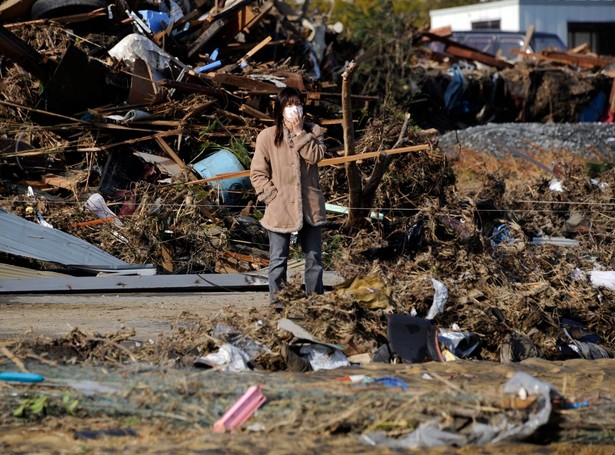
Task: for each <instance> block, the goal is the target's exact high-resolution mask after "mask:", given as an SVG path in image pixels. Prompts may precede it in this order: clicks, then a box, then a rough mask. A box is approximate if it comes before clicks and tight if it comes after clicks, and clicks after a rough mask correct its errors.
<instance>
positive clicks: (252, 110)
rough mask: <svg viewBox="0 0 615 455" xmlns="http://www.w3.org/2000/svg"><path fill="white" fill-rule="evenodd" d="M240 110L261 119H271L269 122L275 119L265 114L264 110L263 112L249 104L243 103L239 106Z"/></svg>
mask: <svg viewBox="0 0 615 455" xmlns="http://www.w3.org/2000/svg"><path fill="white" fill-rule="evenodd" d="M239 110H240V111H241V112H245V113H246V114H248V115H250V116H252V117H254V118H257V119H259V120H263V121H269V122H272V121H273V119H272V118H271V117H270V116H269V115H268V114H265V113H264V112H261V111H259V110H258V109H255V108H253V107H252V106H250V105H249V104H242V105H241V106H239Z"/></svg>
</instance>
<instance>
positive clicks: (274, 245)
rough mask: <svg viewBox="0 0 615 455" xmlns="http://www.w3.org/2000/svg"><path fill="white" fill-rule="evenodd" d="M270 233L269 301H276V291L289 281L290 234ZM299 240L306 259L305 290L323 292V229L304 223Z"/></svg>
mask: <svg viewBox="0 0 615 455" xmlns="http://www.w3.org/2000/svg"><path fill="white" fill-rule="evenodd" d="M267 232H268V233H269V302H271V303H274V302H275V301H276V296H275V293H276V292H277V291H279V290H280V289H282V286H284V284H285V283H286V282H287V268H288V253H289V250H290V234H280V233H277V232H271V231H267ZM299 242H300V244H301V251H302V252H303V258H304V259H305V275H304V280H305V292H306V293H307V294H322V293H323V292H324V286H323V283H322V274H323V268H322V229H321V228H320V227H315V226H312V225H310V224H308V223H303V228H301V230H300V231H299Z"/></svg>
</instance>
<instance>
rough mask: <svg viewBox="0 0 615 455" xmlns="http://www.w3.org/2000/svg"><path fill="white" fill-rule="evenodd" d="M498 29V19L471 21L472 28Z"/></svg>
mask: <svg viewBox="0 0 615 455" xmlns="http://www.w3.org/2000/svg"><path fill="white" fill-rule="evenodd" d="M485 29H486V30H499V29H500V20H499V19H495V20H492V21H476V22H472V30H485Z"/></svg>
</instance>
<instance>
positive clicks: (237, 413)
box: [214, 385, 266, 433]
mask: <svg viewBox="0 0 615 455" xmlns="http://www.w3.org/2000/svg"><path fill="white" fill-rule="evenodd" d="M265 400H266V398H265V396H264V395H263V393H262V387H261V386H257V385H253V386H250V388H249V389H248V390H246V393H244V394H243V395H242V397H241V398H240V399H239V400H237V401H236V402H235V404H233V406H231V407H230V408H229V409H228V411H226V412H225V413H224V415H223V416H222V418H221V419H220V420H218V421H217V422H216V423H214V431H215V432H216V433H224V432H225V431H231V430H234V429H235V428H237V427H239V426H241V424H242V423H244V422H245V421H246V420H248V419H249V418H250V416H251V415H252V414H254V411H256V410H257V409H258V408H260V406H261V405H262V404H263V403H264V402H265Z"/></svg>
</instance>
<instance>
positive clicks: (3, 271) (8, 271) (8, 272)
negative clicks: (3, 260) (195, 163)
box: [0, 264, 69, 280]
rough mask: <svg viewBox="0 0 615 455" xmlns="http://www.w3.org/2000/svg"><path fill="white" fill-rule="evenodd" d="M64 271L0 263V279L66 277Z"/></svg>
mask: <svg viewBox="0 0 615 455" xmlns="http://www.w3.org/2000/svg"><path fill="white" fill-rule="evenodd" d="M68 276H69V275H66V274H64V273H58V272H52V271H50V270H34V269H29V268H27V267H18V266H16V265H10V264H0V280H6V279H19V278H51V277H55V278H59V277H68Z"/></svg>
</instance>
